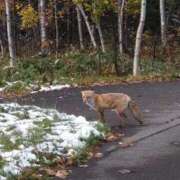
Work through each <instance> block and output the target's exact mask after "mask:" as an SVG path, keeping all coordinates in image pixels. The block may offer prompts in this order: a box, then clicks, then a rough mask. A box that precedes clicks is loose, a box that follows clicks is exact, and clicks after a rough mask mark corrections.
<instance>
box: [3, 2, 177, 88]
mask: <svg viewBox="0 0 180 180" xmlns="http://www.w3.org/2000/svg"><path fill="white" fill-rule="evenodd" d="M179 5H180V2H179V1H178V0H166V1H165V0H159V1H158V0H151V1H147V0H91V1H89V0H52V1H50V0H49V1H48V0H37V1H33V0H27V1H24V0H16V1H15V0H1V1H0V58H1V60H0V64H1V66H0V69H1V72H0V75H1V76H0V82H1V84H3V83H4V81H17V80H22V81H24V82H26V83H32V82H37V83H50V84H53V83H59V82H66V81H68V82H70V83H72V82H73V81H75V82H77V83H82V82H84V83H86V82H88V81H90V82H94V81H95V82H96V81H110V82H113V81H116V79H119V78H120V79H134V78H137V79H138V78H139V79H141V78H145V79H146V78H154V77H155V78H158V77H164V78H166V77H168V78H169V77H170V78H178V77H179V69H180V68H179V67H180V52H179V42H180V41H179V40H180V39H179V37H180V20H179V19H180V14H179V13H180V6H179Z"/></svg>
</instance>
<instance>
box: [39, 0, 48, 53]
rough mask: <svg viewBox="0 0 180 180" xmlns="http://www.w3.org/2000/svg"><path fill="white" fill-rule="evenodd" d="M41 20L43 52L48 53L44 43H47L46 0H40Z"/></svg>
mask: <svg viewBox="0 0 180 180" xmlns="http://www.w3.org/2000/svg"><path fill="white" fill-rule="evenodd" d="M39 21H40V34H41V53H42V54H43V55H47V49H46V48H45V47H44V45H45V44H46V43H47V34H46V19H45V0H39Z"/></svg>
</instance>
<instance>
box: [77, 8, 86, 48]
mask: <svg viewBox="0 0 180 180" xmlns="http://www.w3.org/2000/svg"><path fill="white" fill-rule="evenodd" d="M76 12H77V22H78V33H79V43H80V48H81V49H84V44H83V34H82V24H81V23H82V19H81V14H80V12H79V8H78V7H76Z"/></svg>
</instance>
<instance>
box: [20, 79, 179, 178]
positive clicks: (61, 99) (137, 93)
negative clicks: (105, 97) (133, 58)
mask: <svg viewBox="0 0 180 180" xmlns="http://www.w3.org/2000/svg"><path fill="white" fill-rule="evenodd" d="M82 89H84V88H70V89H63V90H61V91H53V92H42V93H40V94H35V95H33V96H28V97H26V98H24V99H23V100H22V99H21V100H17V101H18V102H19V103H21V104H35V105H38V106H41V107H46V108H56V109H57V110H59V111H61V112H66V113H69V114H71V113H72V114H75V115H83V116H85V117H86V118H87V119H88V120H95V119H96V115H95V113H94V112H93V111H90V110H89V109H88V108H87V107H86V106H85V105H83V103H82V100H81V96H80V91H81V90H82ZM86 89H88V88H86ZM91 89H94V90H95V91H97V92H99V93H101V92H124V93H127V94H129V95H130V96H131V97H133V98H134V99H135V100H136V101H137V102H138V103H139V105H140V107H141V109H142V111H143V112H144V117H145V118H144V119H145V126H139V125H138V124H137V123H136V122H135V121H134V120H133V118H132V117H131V116H130V115H129V120H128V121H127V126H126V128H124V129H123V130H122V129H119V128H118V125H119V121H118V118H117V117H116V114H115V113H113V112H111V111H108V112H107V113H106V119H107V124H108V125H109V126H111V127H112V128H115V129H116V130H117V131H121V132H122V131H123V132H124V133H125V135H126V136H128V137H130V136H136V135H138V134H143V135H146V134H148V133H149V132H151V131H153V130H154V129H158V127H161V128H162V127H163V126H167V124H171V122H173V120H176V122H178V121H180V81H175V82H162V83H159V82H156V83H139V84H131V85H112V86H110V85H109V86H95V87H93V88H91ZM174 141H175V142H176V141H177V142H179V141H180V126H177V127H174V128H170V129H168V130H166V131H162V132H161V133H159V134H156V135H153V136H151V137H148V138H145V139H144V140H142V141H140V142H137V143H136V144H134V146H132V147H130V148H126V149H122V148H118V149H116V150H115V151H113V152H111V153H110V154H106V153H105V152H107V150H108V149H109V148H111V147H113V146H114V143H113V144H111V143H110V144H105V145H103V146H102V152H103V153H105V154H106V155H105V156H104V157H103V158H102V159H100V160H98V161H96V160H92V161H90V162H89V164H88V168H74V169H73V171H72V174H71V175H70V177H69V178H68V179H69V180H117V179H118V180H124V179H126V180H131V179H133V180H161V179H162V180H180V170H179V169H180V145H178V143H177V145H173V142H174ZM122 169H128V170H130V172H131V173H127V174H122V173H120V172H119V171H121V170H122Z"/></svg>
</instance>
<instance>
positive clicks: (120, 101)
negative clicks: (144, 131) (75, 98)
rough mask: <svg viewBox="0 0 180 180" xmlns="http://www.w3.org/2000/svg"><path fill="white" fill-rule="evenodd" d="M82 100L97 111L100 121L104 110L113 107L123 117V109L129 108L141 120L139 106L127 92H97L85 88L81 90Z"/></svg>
mask: <svg viewBox="0 0 180 180" xmlns="http://www.w3.org/2000/svg"><path fill="white" fill-rule="evenodd" d="M81 95H82V99H83V102H84V103H85V104H87V105H88V106H90V107H91V108H92V109H93V110H95V111H96V112H98V114H99V116H100V120H101V121H102V122H104V121H105V119H104V110H105V109H113V110H115V111H116V112H117V114H118V115H119V116H120V117H121V116H123V117H125V114H124V111H125V110H126V109H127V108H129V109H130V110H131V112H132V114H133V116H134V118H135V119H136V120H137V121H138V122H139V123H140V124H143V121H142V113H141V112H140V108H139V106H138V105H137V104H136V103H135V101H133V100H131V98H130V97H129V96H128V95H127V94H123V93H106V94H97V93H95V92H94V91H91V90H87V91H82V92H81Z"/></svg>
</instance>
